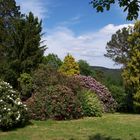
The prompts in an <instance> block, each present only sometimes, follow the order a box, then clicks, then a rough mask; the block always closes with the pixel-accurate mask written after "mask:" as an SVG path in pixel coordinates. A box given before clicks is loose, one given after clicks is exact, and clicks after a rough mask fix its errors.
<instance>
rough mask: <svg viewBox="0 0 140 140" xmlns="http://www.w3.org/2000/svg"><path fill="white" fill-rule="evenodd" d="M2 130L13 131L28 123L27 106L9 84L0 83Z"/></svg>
mask: <svg viewBox="0 0 140 140" xmlns="http://www.w3.org/2000/svg"><path fill="white" fill-rule="evenodd" d="M0 107H1V109H0V128H1V129H3V130H8V129H12V128H15V127H19V126H21V125H25V124H26V123H27V122H28V114H27V108H26V105H24V104H22V102H21V101H20V98H19V95H18V93H17V92H16V91H14V90H13V88H12V87H11V86H10V85H9V83H6V82H3V81H0Z"/></svg>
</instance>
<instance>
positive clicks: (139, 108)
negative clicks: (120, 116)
mask: <svg viewBox="0 0 140 140" xmlns="http://www.w3.org/2000/svg"><path fill="white" fill-rule="evenodd" d="M133 98H134V101H133V104H134V105H133V109H134V112H135V113H140V89H139V90H138V91H137V92H136V94H135V95H134V97H133Z"/></svg>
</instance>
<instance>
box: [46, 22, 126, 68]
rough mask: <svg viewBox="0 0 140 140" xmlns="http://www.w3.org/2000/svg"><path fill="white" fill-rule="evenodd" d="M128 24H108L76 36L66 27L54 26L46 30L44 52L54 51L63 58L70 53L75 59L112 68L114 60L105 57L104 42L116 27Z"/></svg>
mask: <svg viewBox="0 0 140 140" xmlns="http://www.w3.org/2000/svg"><path fill="white" fill-rule="evenodd" d="M128 26H129V24H124V25H117V26H115V25H113V24H109V25H106V26H105V27H103V28H102V29H100V30H99V31H98V32H90V33H85V34H81V35H79V36H76V35H75V33H74V32H73V31H72V30H70V29H68V28H66V27H56V28H55V29H52V30H48V31H47V34H48V35H47V36H46V37H45V39H46V40H47V46H48V49H47V50H46V54H48V53H55V54H57V55H58V56H59V57H60V58H61V59H63V58H64V57H65V56H66V54H67V53H70V54H72V55H73V56H74V57H75V58H76V59H77V60H79V59H84V60H86V61H87V62H88V63H89V64H90V65H94V66H104V67H109V68H114V67H118V66H114V62H112V61H111V60H110V59H108V58H105V57H104V54H105V53H106V49H105V46H106V43H107V41H109V40H110V39H111V35H112V34H113V33H115V32H116V31H117V30H118V29H120V28H123V27H128Z"/></svg>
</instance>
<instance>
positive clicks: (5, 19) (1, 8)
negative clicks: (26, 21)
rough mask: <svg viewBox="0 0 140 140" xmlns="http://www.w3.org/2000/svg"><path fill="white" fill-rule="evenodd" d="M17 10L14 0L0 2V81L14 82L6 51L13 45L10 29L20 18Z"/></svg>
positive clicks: (1, 0)
mask: <svg viewBox="0 0 140 140" xmlns="http://www.w3.org/2000/svg"><path fill="white" fill-rule="evenodd" d="M19 10H20V7H19V6H16V2H15V0H0V77H1V78H2V79H5V78H6V77H9V78H8V79H10V80H11V81H14V78H13V76H12V75H14V73H13V72H12V71H11V70H9V68H8V64H7V57H8V51H7V50H8V49H9V47H10V46H11V44H12V43H13V40H11V39H10V38H9V37H10V36H11V32H10V28H14V27H13V23H14V22H16V20H17V19H20V18H21V16H22V15H21V14H20V11H19ZM6 79H7V78H6ZM7 81H9V80H7ZM9 82H10V81H9ZM10 83H11V82H10Z"/></svg>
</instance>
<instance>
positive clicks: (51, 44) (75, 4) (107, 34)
mask: <svg viewBox="0 0 140 140" xmlns="http://www.w3.org/2000/svg"><path fill="white" fill-rule="evenodd" d="M16 2H17V5H20V8H21V12H22V13H25V14H28V13H29V12H30V11H32V12H33V13H34V15H35V16H37V17H38V18H39V19H40V20H42V21H43V25H42V26H43V33H44V36H43V38H42V39H43V40H45V43H46V44H47V48H48V49H47V50H46V51H45V55H47V54H49V53H54V54H57V55H58V57H59V58H61V59H62V60H63V59H64V57H65V56H66V55H67V54H68V53H69V54H71V55H73V56H74V57H75V59H76V60H77V61H78V60H80V59H82V60H86V61H87V62H88V63H89V64H90V65H92V66H103V67H107V68H120V67H121V66H119V65H114V62H113V61H112V60H111V59H109V58H106V57H104V54H105V53H106V49H105V48H106V44H107V42H108V41H110V40H111V36H112V34H114V33H115V32H116V31H117V30H119V29H121V28H123V27H128V26H129V25H132V24H133V22H130V21H127V20H126V13H124V12H123V11H122V10H121V9H120V7H118V6H117V5H112V7H111V9H110V11H105V12H103V13H97V12H96V10H95V9H93V8H92V6H91V5H90V4H89V2H90V0H16Z"/></svg>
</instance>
